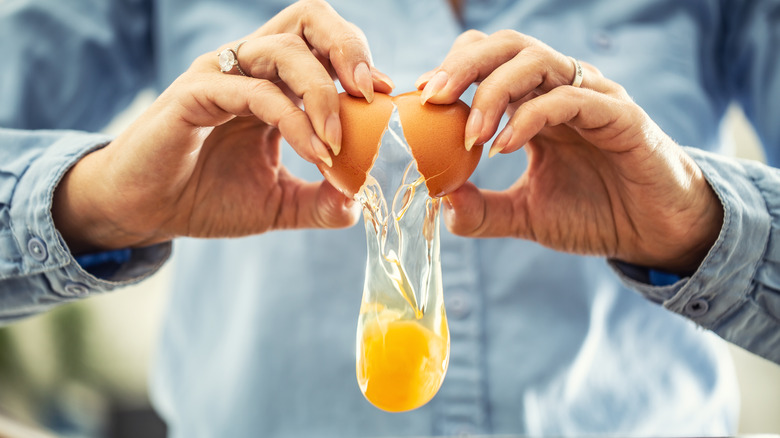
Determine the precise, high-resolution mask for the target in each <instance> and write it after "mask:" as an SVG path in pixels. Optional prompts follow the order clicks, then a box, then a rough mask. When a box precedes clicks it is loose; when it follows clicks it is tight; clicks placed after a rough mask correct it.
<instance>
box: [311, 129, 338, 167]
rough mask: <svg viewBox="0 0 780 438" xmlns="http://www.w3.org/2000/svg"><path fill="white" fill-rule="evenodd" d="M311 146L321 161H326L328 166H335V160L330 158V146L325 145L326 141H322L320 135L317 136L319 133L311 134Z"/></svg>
mask: <svg viewBox="0 0 780 438" xmlns="http://www.w3.org/2000/svg"><path fill="white" fill-rule="evenodd" d="M311 147H312V149H314V153H315V154H316V155H317V158H319V159H320V161H322V162H323V163H325V164H326V165H327V166H328V167H333V160H332V159H331V158H330V154H329V153H328V148H326V147H325V143H323V142H322V141H320V139H319V137H317V134H312V135H311Z"/></svg>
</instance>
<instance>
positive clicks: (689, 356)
mask: <svg viewBox="0 0 780 438" xmlns="http://www.w3.org/2000/svg"><path fill="white" fill-rule="evenodd" d="M283 3H284V2H280V1H264V2H256V1H250V0H156V1H152V0H115V1H99V0H69V1H67V2H61V1H60V0H5V1H3V2H0V53H3V64H2V66H0V126H2V127H5V128H10V129H2V130H0V145H1V146H0V318H2V320H3V321H6V322H10V321H13V320H15V319H16V318H19V317H22V316H25V315H28V314H31V313H34V312H39V311H43V310H45V309H47V308H49V307H50V306H52V305H54V304H56V303H60V302H65V301H68V300H73V299H80V298H83V297H88V296H90V295H95V294H100V293H103V292H105V291H109V290H112V289H113V288H115V287H118V286H121V285H122V284H124V283H126V282H131V281H137V280H140V279H142V278H143V276H144V275H148V274H149V273H151V272H153V271H154V270H155V268H156V267H157V266H158V265H159V264H160V263H162V262H163V261H164V260H165V259H166V258H167V256H168V251H169V249H170V248H169V246H168V245H161V246H157V247H153V248H149V249H145V250H135V251H133V253H132V256H131V261H130V262H129V263H127V264H126V266H123V267H122V269H121V270H120V271H119V272H117V273H116V274H114V275H113V276H111V277H109V278H102V279H98V278H95V277H93V276H91V275H90V274H89V273H87V272H86V271H85V270H83V269H81V268H80V267H79V266H78V264H77V263H76V261H75V260H74V259H73V257H72V256H71V254H69V252H68V251H67V248H66V246H65V245H64V244H63V242H62V241H61V239H60V237H59V235H58V233H57V231H56V230H55V229H54V227H53V223H52V219H51V215H50V213H49V209H50V204H51V196H52V191H53V188H54V187H55V186H56V183H57V181H58V180H59V178H61V176H62V174H63V172H64V171H65V170H66V169H67V168H68V167H69V166H70V165H72V163H73V162H75V161H76V160H77V159H78V157H80V156H82V155H83V154H85V153H88V152H89V151H90V150H93V149H94V148H96V147H100V145H102V144H104V143H105V142H106V141H109V139H106V138H104V137H102V136H96V135H92V134H86V133H82V132H77V131H75V132H74V131H67V132H66V131H21V130H19V129H38V128H46V129H77V130H82V131H89V130H96V129H99V128H100V127H101V126H102V125H103V124H104V123H106V121H107V120H109V119H110V117H112V116H113V115H114V114H115V113H116V112H117V111H118V110H119V109H121V108H122V107H123V106H124V105H125V104H126V103H127V102H129V100H130V99H132V97H133V95H134V94H135V93H136V92H137V91H138V90H139V89H140V88H143V87H147V86H153V87H156V88H157V89H162V88H163V87H165V86H167V85H168V84H169V83H170V82H171V81H172V80H173V79H174V78H175V77H176V76H177V75H179V74H180V73H181V72H182V71H184V70H185V69H186V68H187V66H188V65H189V64H190V63H191V62H192V60H193V59H194V58H195V57H196V56H198V55H199V54H201V53H204V52H207V51H212V50H215V49H216V48H218V47H219V46H220V45H222V44H224V43H225V42H228V41H231V40H234V39H237V38H239V37H240V36H242V35H244V34H246V33H248V32H250V31H251V30H253V29H255V28H256V27H258V26H260V25H261V24H262V23H263V22H265V21H266V20H267V19H268V18H269V17H271V16H273V15H274V14H275V13H276V12H277V11H278V10H279V9H280V8H281V7H283ZM333 5H334V7H335V8H336V10H337V11H339V12H340V13H341V14H342V15H343V16H344V17H345V18H346V19H348V20H350V21H352V22H354V23H356V24H357V25H358V26H359V27H361V28H362V29H363V31H364V32H365V33H366V35H367V37H368V41H369V43H370V45H371V48H372V51H373V56H374V60H375V63H376V65H377V66H378V67H379V68H380V69H382V70H383V71H385V72H386V73H388V74H389V75H390V77H392V78H393V80H394V81H395V82H396V84H398V86H399V89H398V90H397V91H398V92H400V91H406V90H408V89H410V88H411V87H412V83H413V81H414V80H415V79H416V77H417V76H418V75H419V74H421V73H423V72H425V71H427V70H429V69H431V68H433V67H435V66H436V65H437V64H438V63H439V62H440V61H441V60H442V58H443V56H444V55H445V53H446V52H447V50H448V49H449V46H450V44H451V42H452V41H453V39H454V38H455V37H456V36H457V35H458V34H459V33H460V32H461V31H462V30H464V29H466V28H477V29H480V30H483V31H485V32H488V33H490V32H493V31H496V30H499V29H503V28H510V29H515V30H518V31H520V32H523V33H527V34H530V35H533V36H535V37H538V38H539V39H541V40H543V41H545V42H546V43H548V44H550V45H551V46H552V47H554V48H556V49H558V50H560V51H561V52H563V53H565V54H567V55H571V56H574V57H577V58H579V59H583V60H585V61H588V62H590V63H592V64H594V65H596V66H598V67H599V69H601V70H602V71H603V72H604V74H605V75H606V76H608V77H610V78H611V79H614V80H616V81H617V82H619V83H620V84H622V85H623V86H625V87H626V89H627V90H628V92H629V93H630V94H631V96H633V98H634V99H635V100H636V102H637V103H638V104H639V105H641V106H642V107H643V108H644V109H645V110H646V111H647V112H648V113H649V114H650V116H651V117H652V118H653V119H654V120H655V121H656V122H657V123H658V124H659V125H661V127H662V128H663V129H664V130H666V132H668V133H669V134H670V135H671V136H672V137H673V138H675V139H676V140H677V141H678V142H680V143H681V144H684V145H687V146H690V147H691V149H690V150H689V152H690V153H691V155H692V156H693V157H694V158H695V159H696V161H697V162H698V163H699V164H700V165H701V167H702V169H703V170H704V172H705V175H706V176H707V178H709V180H710V182H711V183H712V185H713V187H714V188H715V190H716V192H717V193H718V195H719V196H720V198H721V200H722V201H723V204H724V209H725V213H726V214H725V220H724V225H723V230H722V232H721V235H720V238H719V239H718V241H717V242H716V244H715V246H714V247H713V249H712V251H711V252H710V254H709V255H708V257H707V259H706V260H705V261H704V263H703V264H702V266H701V268H700V269H699V270H698V271H697V272H696V273H695V274H694V275H693V276H692V277H690V278H685V279H681V280H680V281H679V282H677V283H676V284H673V285H669V286H662V287H656V286H650V285H648V284H647V282H646V280H647V272H646V271H645V270H642V269H640V268H637V267H633V266H625V265H620V264H619V263H616V262H615V263H612V264H611V265H610V263H608V262H607V261H605V260H604V259H602V258H595V257H581V256H574V255H567V254H562V253H556V252H553V251H551V250H548V249H545V248H543V247H541V246H539V245H536V244H534V243H531V242H527V241H522V240H511V239H492V240H470V239H464V238H459V237H455V236H452V235H450V234H449V233H447V232H446V231H444V232H443V235H442V243H441V252H442V267H443V281H444V289H445V304H446V306H447V312H448V317H449V324H450V330H451V341H452V349H451V359H450V367H449V371H448V374H447V377H446V379H445V382H444V385H443V387H442V388H441V390H440V392H439V394H438V395H437V396H436V397H435V398H434V399H433V400H432V401H431V402H430V403H428V404H427V405H425V406H423V407H422V408H420V409H417V410H415V411H412V412H408V413H403V414H389V413H385V412H383V411H380V410H378V409H376V408H374V407H373V406H371V405H370V404H369V403H368V402H366V401H365V400H364V398H363V396H362V395H361V393H360V391H359V389H358V387H357V384H356V381H355V329H356V321H357V315H358V310H359V307H360V298H361V292H362V291H361V288H362V284H363V269H364V266H365V240H364V239H365V237H364V234H363V231H362V229H361V227H360V226H356V227H353V228H350V229H347V230H338V231H325V230H309V231H283V232H275V233H268V234H265V235H261V236H254V237H249V238H243V239H233V240H220V241H197V240H189V239H182V240H180V241H177V242H176V243H175V245H174V247H175V248H174V254H175V255H174V263H175V265H174V266H175V271H176V281H175V287H174V290H173V292H172V295H171V297H170V302H169V304H168V312H167V315H166V318H165V324H164V330H163V335H162V339H161V342H160V346H159V354H158V360H157V363H156V366H155V372H154V378H153V380H152V382H151V387H152V388H151V389H152V392H153V396H154V402H155V405H156V406H157V408H158V409H159V411H160V412H161V414H162V415H163V416H164V417H165V419H166V420H167V421H168V423H169V426H170V431H171V434H172V435H173V436H176V437H187V438H191V437H213V436H226V437H244V436H253V437H254V436H262V437H302V436H317V437H368V436H412V435H413V436H421V435H429V434H437V435H459V434H464V435H465V434H476V433H479V434H489V433H519V434H528V435H559V436H562V435H587V434H615V435H644V436H652V435H677V436H681V435H728V434H733V433H734V432H735V429H736V419H737V409H738V402H739V400H738V390H737V387H736V382H735V376H734V372H733V368H732V364H731V360H730V358H729V355H728V352H727V351H726V348H725V345H724V342H723V341H722V340H721V339H719V338H718V337H717V336H715V335H714V334H713V333H712V332H710V331H708V330H704V329H702V328H701V327H704V328H707V329H711V330H714V331H715V332H716V333H717V334H719V335H721V336H722V337H725V338H726V339H728V340H730V341H732V342H735V343H737V344H740V345H743V346H745V347H746V348H749V349H751V350H752V351H754V352H756V353H758V354H761V355H763V356H765V357H767V358H770V359H772V360H774V361H776V362H780V327H779V326H778V321H779V320H780V299H779V298H778V288H779V287H780V269H778V268H780V267H779V266H778V263H780V243H778V242H777V238H778V236H780V234H779V233H778V226H779V225H778V224H780V175H779V174H778V172H777V171H775V170H772V169H770V168H767V167H765V166H761V165H758V164H755V163H748V162H741V161H735V160H731V159H723V158H719V157H718V156H717V155H715V154H712V153H706V152H701V151H699V149H704V150H709V151H719V149H720V146H719V145H720V141H719V138H718V132H719V125H720V122H721V119H722V117H723V114H724V111H725V109H726V107H727V106H728V105H729V103H730V102H733V101H737V102H738V103H740V104H741V105H742V106H743V108H744V109H745V112H746V113H747V115H748V117H749V118H750V119H751V120H752V122H753V123H754V124H755V126H756V128H757V131H758V132H759V135H760V136H761V139H762V141H763V142H764V144H765V145H766V146H767V151H766V152H767V157H768V159H769V162H770V164H773V165H777V164H779V161H780V123H778V122H777V120H778V115H780V101H778V99H777V96H780V52H778V46H780V33H779V32H780V23H778V17H780V2H778V1H769V0H767V1H759V0H753V1H744V0H734V1H726V0H724V1H715V0H687V1H680V0H636V1H630V2H628V1H618V0H615V1H590V2H584V1H566V0H524V1H508V0H474V1H468V0H467V1H465V5H464V10H463V21H462V22H459V21H458V20H457V19H456V17H454V16H453V14H452V13H451V10H450V9H449V6H448V3H447V2H446V1H445V0H430V1H419V0H393V1H389V0H388V1H377V2H360V1H347V0H343V1H342V0H339V1H334V2H333ZM215 62H216V60H215ZM464 97H465V98H466V100H468V99H469V98H470V96H469V95H466V96H464ZM283 159H284V162H285V165H286V166H288V168H289V169H290V170H291V171H292V172H294V173H295V174H297V175H299V176H302V177H305V178H307V179H311V180H317V179H320V178H321V177H320V175H319V173H318V171H317V169H316V168H315V167H314V166H313V165H311V164H309V163H306V162H304V161H303V160H301V159H300V158H298V157H297V156H296V155H295V154H294V153H293V152H292V150H291V149H289V148H288V149H286V150H285V153H284V157H283ZM524 166H525V157H524V154H523V153H522V152H519V153H515V154H511V155H508V156H499V157H496V158H493V159H490V160H488V159H486V157H485V159H484V160H483V161H482V162H481V163H480V165H479V168H478V169H477V171H476V173H475V175H474V177H473V181H474V182H475V183H476V184H477V185H479V186H481V187H484V188H490V189H501V188H506V187H508V186H509V185H510V184H511V183H512V182H514V181H515V180H516V179H517V178H518V177H519V176H520V174H521V172H522V169H523V168H524ZM258 208H261V206H258ZM616 272H617V275H616ZM621 279H622V282H621V281H620V280H621ZM626 285H628V286H630V287H632V288H633V289H635V291H632V290H630V289H629V288H627V287H626ZM636 291H638V292H640V293H636ZM659 304H660V305H659ZM670 310H671V311H670ZM699 326H701V327H699Z"/></svg>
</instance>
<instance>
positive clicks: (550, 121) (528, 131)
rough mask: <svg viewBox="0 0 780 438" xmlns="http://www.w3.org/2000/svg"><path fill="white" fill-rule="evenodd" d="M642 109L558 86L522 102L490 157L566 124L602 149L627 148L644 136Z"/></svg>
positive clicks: (600, 95) (515, 147) (584, 91)
mask: <svg viewBox="0 0 780 438" xmlns="http://www.w3.org/2000/svg"><path fill="white" fill-rule="evenodd" d="M641 112H642V110H641V109H639V107H637V106H636V105H634V104H633V103H632V102H631V101H630V100H629V99H626V98H622V96H619V97H615V96H611V95H607V94H603V93H598V92H595V91H593V90H586V89H582V88H574V87H559V88H556V89H554V90H553V91H551V92H549V93H546V94H542V95H540V96H538V97H536V98H534V99H531V100H529V101H527V102H525V103H524V104H522V105H521V106H520V107H519V108H518V109H517V111H515V114H514V115H513V116H512V118H511V119H510V120H509V122H508V123H507V126H506V127H504V129H503V130H502V131H501V133H499V135H498V136H497V137H496V140H495V141H494V142H493V145H492V146H491V148H490V152H489V156H493V155H495V154H496V153H499V152H502V153H509V152H514V151H516V150H517V149H520V148H521V147H522V146H523V145H524V144H526V143H527V142H528V141H529V140H531V139H532V138H533V137H535V136H536V135H537V134H538V133H539V132H540V131H541V130H542V129H543V128H544V127H546V126H557V125H560V124H564V123H565V124H568V125H570V126H572V127H573V128H575V129H578V130H579V132H580V134H581V135H583V136H584V137H585V138H586V140H588V141H589V142H591V143H593V144H594V145H596V146H597V147H600V148H601V149H603V150H607V151H610V152H620V151H624V150H626V149H627V148H630V147H631V145H633V144H636V143H635V140H636V138H637V137H636V136H639V135H644V128H643V123H641V121H642V120H645V117H644V116H643V114H642V113H641ZM632 140H634V141H632Z"/></svg>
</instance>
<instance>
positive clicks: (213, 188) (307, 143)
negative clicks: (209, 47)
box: [53, 0, 392, 253]
mask: <svg viewBox="0 0 780 438" xmlns="http://www.w3.org/2000/svg"><path fill="white" fill-rule="evenodd" d="M244 40H246V42H245V43H243V44H242V45H241V46H240V48H239V50H238V51H237V52H238V59H239V66H240V67H241V69H242V70H243V71H244V72H245V73H246V74H247V75H248V76H242V75H240V74H239V73H238V72H236V71H233V72H230V73H228V74H226V73H223V72H221V71H220V67H219V65H218V53H219V52H220V51H221V50H222V49H225V48H235V47H236V45H237V44H238V41H236V42H231V43H229V44H225V45H224V46H223V47H222V48H220V51H216V52H209V53H206V54H204V55H202V56H200V57H199V58H198V59H196V60H195V62H194V63H193V64H192V65H191V66H190V68H189V69H188V70H187V71H186V72H185V73H184V74H182V75H181V76H180V77H179V78H178V79H177V80H176V81H174V83H173V84H172V85H171V86H170V87H169V88H168V89H167V90H165V91H164V92H163V93H162V94H161V95H160V97H159V98H158V99H157V100H156V101H155V102H154V103H153V104H152V105H151V106H150V107H149V109H148V110H147V111H146V112H144V113H143V114H142V115H141V116H140V117H139V118H138V119H137V120H136V121H135V122H134V123H133V124H132V125H131V126H130V127H129V128H127V130H125V131H124V132H123V133H122V134H121V135H119V137H118V138H116V140H114V141H112V142H111V143H110V144H108V145H107V146H106V147H104V148H102V149H99V150H97V151H95V152H93V153H90V154H88V155H87V156H85V157H84V158H83V159H81V160H80V161H79V162H78V163H77V164H76V165H75V166H73V167H72V168H71V169H70V170H69V171H68V173H67V174H66V175H65V177H64V178H63V180H62V181H61V182H60V185H59V186H58V188H57V190H56V192H55V198H54V203H53V216H54V220H55V225H56V226H57V228H58V230H59V231H60V232H61V233H62V235H63V237H64V239H65V241H66V242H67V243H68V245H69V246H70V248H71V250H72V251H73V252H76V253H78V252H85V251H94V250H103V249H113V248H125V247H138V246H146V245H150V244H154V243H159V242H163V241H168V240H171V239H173V238H175V237H177V236H192V237H237V236H244V235H250V234H258V233H263V232H266V231H270V230H275V229H286V228H336V227H344V226H349V225H352V224H354V223H355V222H356V221H357V219H358V214H359V212H358V209H357V208H356V206H354V205H353V201H351V200H349V199H347V198H346V197H344V196H343V195H342V194H341V193H340V192H338V191H337V190H335V189H334V188H333V187H332V186H331V185H330V184H328V183H327V182H325V181H320V182H315V183H309V182H305V181H303V180H301V179H299V178H297V177H295V176H294V175H292V174H290V173H289V172H288V171H287V169H285V168H284V166H282V164H281V160H280V158H281V150H280V139H281V138H282V137H283V138H284V139H285V140H287V142H288V143H289V144H290V145H291V146H292V147H293V149H294V150H295V151H296V152H297V153H298V154H299V155H300V156H301V157H303V158H304V159H306V160H308V161H310V162H312V163H320V162H323V163H326V164H328V163H329V161H330V155H329V152H328V149H330V150H332V151H333V153H334V154H338V153H339V151H340V148H341V123H340V120H339V100H338V94H337V90H336V86H335V84H334V78H338V79H339V81H340V83H341V85H342V86H343V87H344V89H345V90H346V91H347V92H348V93H350V94H352V95H355V96H364V97H365V98H366V99H367V100H369V101H370V100H372V99H373V94H374V90H377V91H380V92H384V93H388V92H390V91H391V90H392V83H391V81H390V80H389V78H387V76H385V75H384V74H382V73H380V72H379V71H377V70H376V69H375V68H374V67H373V66H372V61H371V55H370V52H369V48H368V44H367V42H366V39H365V36H364V35H363V33H362V32H361V31H360V30H359V29H358V28H357V27H356V26H354V25H353V24H351V23H349V22H347V21H345V20H344V19H343V18H342V17H340V16H339V15H338V14H337V13H336V12H335V11H334V10H333V9H332V8H331V7H330V6H329V5H328V4H327V3H325V2H324V1H318V0H306V1H301V2H298V3H296V4H294V5H292V6H290V7H288V8H286V9H284V10H283V11H281V12H280V13H279V14H278V15H277V16H275V17H274V18H273V19H271V20H270V21H268V22H267V23H266V24H265V25H264V26H262V27H261V28H259V29H258V30H257V31H255V32H254V33H252V34H251V35H249V36H247V37H245V38H244ZM234 70H235V69H234ZM301 104H302V106H303V107H304V108H305V112H304V111H303V110H302V109H301V108H300V105H301Z"/></svg>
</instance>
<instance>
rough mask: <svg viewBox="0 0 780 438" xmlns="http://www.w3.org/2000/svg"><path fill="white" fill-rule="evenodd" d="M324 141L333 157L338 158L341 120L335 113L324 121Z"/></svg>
mask: <svg viewBox="0 0 780 438" xmlns="http://www.w3.org/2000/svg"><path fill="white" fill-rule="evenodd" d="M325 140H327V141H328V144H329V145H330V149H331V150H332V151H333V155H335V156H338V155H339V152H341V120H340V119H339V115H338V114H336V113H333V114H331V115H329V116H328V118H327V119H326V120H325Z"/></svg>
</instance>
